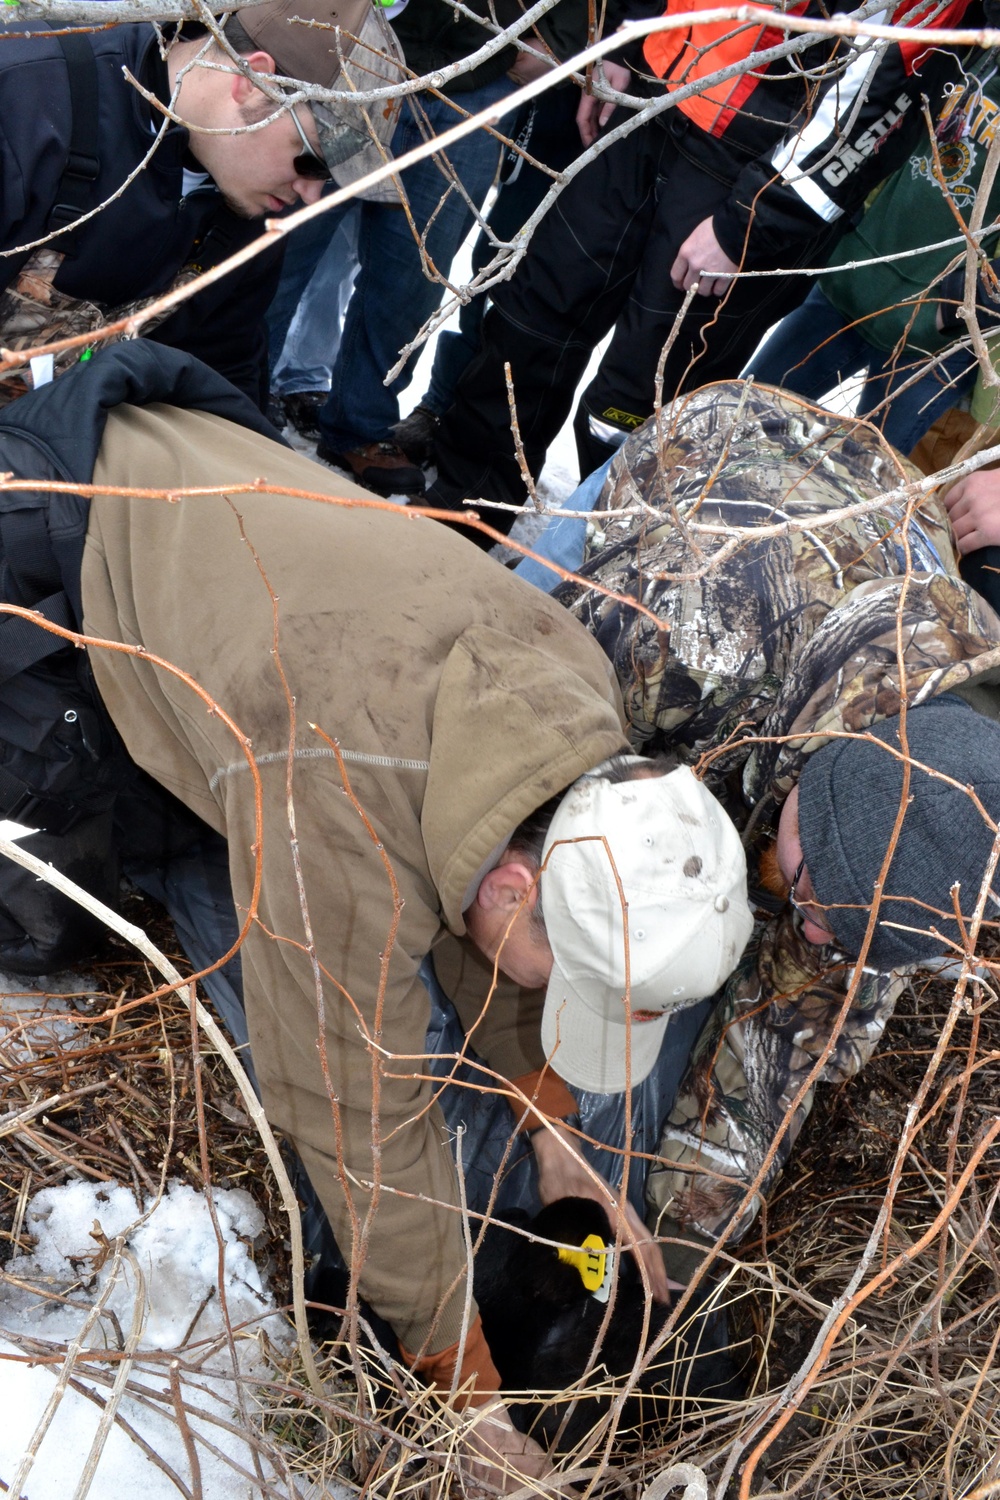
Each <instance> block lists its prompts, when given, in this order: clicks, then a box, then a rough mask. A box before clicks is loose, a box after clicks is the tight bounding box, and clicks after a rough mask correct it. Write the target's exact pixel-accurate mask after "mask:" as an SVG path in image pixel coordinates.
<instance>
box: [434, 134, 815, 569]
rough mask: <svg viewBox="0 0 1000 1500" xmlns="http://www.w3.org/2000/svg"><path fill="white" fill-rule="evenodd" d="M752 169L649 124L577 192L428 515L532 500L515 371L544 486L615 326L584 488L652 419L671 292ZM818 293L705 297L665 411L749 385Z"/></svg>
mask: <svg viewBox="0 0 1000 1500" xmlns="http://www.w3.org/2000/svg"><path fill="white" fill-rule="evenodd" d="M695 150H697V159H696V158H695V154H694V153H695ZM740 166H741V162H740V160H739V159H738V158H737V157H736V156H735V155H734V154H733V152H732V151H731V150H729V149H727V148H726V147H725V146H724V145H723V144H722V143H721V142H717V141H713V140H711V139H710V138H709V137H708V136H706V135H705V134H704V132H702V131H700V130H697V129H696V128H695V127H694V126H688V125H687V122H686V121H683V120H681V119H679V118H675V119H674V120H672V121H671V123H670V124H669V125H664V124H661V123H660V122H659V121H656V120H654V121H651V122H649V123H648V124H646V125H643V126H640V127H639V128H638V129H637V130H635V131H634V132H633V133H632V134H631V135H630V136H627V137H625V139H623V140H621V141H619V142H617V143H616V144H615V145H614V146H612V147H610V148H609V149H608V150H607V151H606V152H604V154H603V155H602V156H600V157H598V158H597V159H596V160H595V161H594V162H592V163H591V164H590V165H589V166H588V167H587V168H586V169H585V170H584V171H583V172H581V174H580V175H579V176H578V177H577V178H575V179H574V181H573V182H572V183H571V184H570V186H569V187H568V188H567V189H566V191H565V192H564V193H563V194H562V195H561V197H560V198H559V199H558V200H557V202H556V204H555V205H554V207H553V208H552V209H551V210H550V212H549V213H548V214H547V215H546V217H545V219H544V220H543V221H542V223H541V224H540V225H539V227H538V229H537V231H536V232H535V235H534V237H533V239H532V242H531V245H530V248H529V250H528V253H527V255H526V257H525V259H524V261H523V262H522V263H521V265H520V266H519V267H518V270H517V271H516V273H515V274H514V276H513V277H512V279H511V280H510V281H509V282H507V283H506V284H504V285H501V286H498V287H497V288H496V290H495V292H494V293H493V302H494V305H493V307H492V308H491V309H490V311H489V312H488V313H487V315H486V318H485V321H484V327H483V342H482V346H481V349H480V353H479V354H478V356H477V357H476V358H475V359H474V360H473V361H472V363H471V364H470V365H469V366H468V368H467V369H466V371H465V374H464V375H463V377H462V380H461V381H460V383H459V388H458V394H457V397H456V401H455V404H454V406H453V407H452V408H451V410H450V412H448V413H447V414H446V416H445V418H444V420H443V422H442V423H441V426H440V428H439V429H438V434H437V439H436V454H435V457H436V462H437V468H438V479H437V482H436V484H435V486H434V488H433V489H432V491H431V493H430V495H429V496H428V503H430V504H433V505H437V506H441V507H443V508H446V509H454V510H461V509H463V502H464V500H465V499H466V497H470V498H471V497H477V496H483V497H484V498H486V499H491V500H503V501H508V502H513V503H522V502H523V501H524V499H525V488H524V483H523V480H522V478H521V474H520V470H519V467H518V464H517V461H516V457H515V452H514V444H513V439H512V437H511V431H510V412H509V404H508V397H507V386H506V381H505V378H504V364H505V362H509V363H510V366H511V371H512V374H513V378H514V393H515V399H516V402H517V416H518V425H519V427H520V431H521V437H522V440H523V443H524V449H525V457H526V459H527V462H528V466H529V468H530V469H531V471H532V473H533V474H534V475H536V476H537V474H538V472H539V470H540V469H541V467H542V464H543V463H544V461H545V454H546V450H547V449H548V446H549V444H550V443H551V442H552V440H553V438H554V437H555V436H556V434H557V433H558V431H559V429H560V428H561V427H562V425H563V423H564V422H565V421H566V418H567V417H568V415H569V413H570V410H571V408H572V404H573V401H574V397H575V394H576V391H577V388H578V386H579V384H580V382H581V380H582V379H583V375H584V372H585V370H586V367H587V363H588V361H589V359H590V356H591V354H592V353H593V351H594V349H595V348H596V347H597V345H598V344H599V343H600V342H601V340H602V339H603V338H604V336H605V335H606V334H607V332H608V331H609V329H611V328H614V334H613V336H612V339H611V343H610V345H609V347H608V349H607V351H606V353H605V355H604V357H603V359H602V360H601V363H600V367H599V369H598V371H597V374H596V375H595V377H594V379H593V380H592V381H591V383H590V385H589V386H588V387H587V389H586V390H585V391H584V393H583V395H582V396H581V398H580V403H579V407H578V410H577V415H576V421H575V428H576V439H577V451H578V455H579V459H580V472H581V475H582V476H585V475H587V474H589V473H591V472H592V471H593V470H594V469H595V468H597V467H598V466H599V465H600V464H602V463H604V462H605V461H606V460H607V459H608V458H609V457H610V455H611V453H612V452H613V451H614V449H615V448H616V447H617V445H618V443H619V442H620V440H621V436H622V434H623V433H626V434H627V433H628V432H630V431H632V430H633V428H635V427H638V426H639V425H640V424H641V423H642V422H643V421H645V420H646V418H647V417H648V416H650V415H651V413H652V411H653V401H654V385H655V377H656V368H657V363H658V361H659V358H660V354H661V351H662V349H663V346H664V344H665V342H666V340H667V338H668V336H669V334H670V331H671V329H672V327H673V325H674V321H675V317H676V314H677V312H678V310H679V308H680V307H681V304H682V302H683V300H684V293H683V292H680V291H678V290H677V288H676V287H675V286H674V285H673V283H672V282H671V280H670V269H671V266H672V265H673V263H674V260H675V258H676V255H677V252H678V250H679V249H680V246H681V245H682V244H683V242H684V240H685V239H686V238H687V236H688V235H689V234H690V233H691V231H692V230H693V229H694V228H696V226H697V225H698V224H700V223H701V222H702V220H703V219H706V218H708V217H709V216H710V215H711V214H713V213H714V211H715V209H716V208H717V207H718V206H719V204H720V203H721V202H722V201H723V200H724V199H725V198H726V197H727V196H728V195H729V193H730V190H731V188H732V185H733V182H734V181H735V179H736V176H737V175H738V172H739V170H740ZM830 238H831V236H830V232H829V231H825V232H824V233H823V234H822V235H821V236H820V237H819V238H818V239H817V240H812V241H809V242H808V243H807V244H805V245H803V246H799V247H797V249H796V252H795V253H794V255H790V256H789V261H788V264H789V266H790V267H794V266H796V265H801V266H808V265H816V264H822V263H823V257H824V247H825V246H826V245H827V244H828V243H829V241H830ZM808 288H809V282H808V279H807V278H806V277H803V276H796V275H789V276H776V277H768V278H764V279H755V280H748V281H738V282H736V283H735V285H734V286H733V288H732V290H731V291H730V293H729V294H728V295H727V296H726V297H724V298H722V299H719V298H716V297H701V296H698V297H696V298H695V300H694V302H693V304H692V306H691V309H690V311H689V313H688V315H687V316H686V318H685V319H684V321H683V323H682V325H681V327H680V330H679V333H678V336H677V337H676V339H675V341H674V344H673V347H672V348H671V350H670V352H669V355H668V357H667V360H666V366H665V372H664V382H663V395H664V400H665V401H669V400H670V399H671V398H672V397H673V396H675V395H677V394H679V393H680V392H682V391H684V390H690V389H693V388H695V387H697V386H701V385H704V384H706V383H707V382H709V381H712V380H729V379H732V378H733V377H735V376H737V375H738V374H739V373H740V371H741V370H742V368H743V366H744V364H745V363H746V361H747V359H748V358H749V356H750V355H751V354H752V353H753V350H754V348H755V347H756V345H757V343H758V342H759V340H760V339H761V337H762V336H763V334H764V333H765V332H766V330H767V329H768V328H769V327H770V326H771V325H772V324H773V323H775V322H776V321H777V320H778V319H779V318H781V317H783V316H784V314H785V313H786V312H789V311H790V310H791V309H792V308H793V307H795V306H797V304H798V303H799V302H800V301H801V300H802V298H803V297H804V296H805V294H806V292H807V291H808ZM488 519H489V520H490V524H491V525H493V526H495V527H496V528H497V529H498V530H501V531H506V530H509V529H510V526H511V524H512V522H513V519H514V517H513V515H512V513H511V512H509V511H508V512H493V513H491V514H490V515H489V517H488ZM469 535H470V536H472V537H473V538H474V539H475V538H476V536H477V534H475V533H472V532H470V533H469ZM485 544H486V545H490V544H489V542H488V541H487V542H486V543H485Z"/></svg>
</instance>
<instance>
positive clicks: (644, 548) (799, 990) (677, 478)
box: [556, 382, 1000, 1237]
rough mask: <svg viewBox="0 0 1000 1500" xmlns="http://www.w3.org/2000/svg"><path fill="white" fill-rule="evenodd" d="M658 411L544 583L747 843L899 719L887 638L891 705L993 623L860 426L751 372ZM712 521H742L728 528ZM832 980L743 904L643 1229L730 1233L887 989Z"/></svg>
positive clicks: (997, 641) (917, 691) (961, 658)
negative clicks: (564, 576)
mask: <svg viewBox="0 0 1000 1500" xmlns="http://www.w3.org/2000/svg"><path fill="white" fill-rule="evenodd" d="M663 423H664V442H663V445H662V450H661V451H659V452H658V444H657V441H656V422H655V418H653V419H651V420H650V421H649V422H647V423H646V424H645V425H644V426H643V427H641V428H640V429H639V430H638V431H637V432H636V433H634V434H633V435H632V436H631V437H630V438H629V439H628V440H627V442H626V443H625V444H624V445H623V447H622V448H621V449H620V451H619V453H618V455H617V457H616V458H615V460H614V461H613V463H612V465H611V470H610V473H609V475H608V479H607V482H606V484H605V486H604V490H603V491H602V494H601V500H600V507H601V508H606V509H607V510H609V511H610V512H615V511H619V510H624V514H623V515H612V516H610V517H609V519H608V521H607V524H606V526H605V527H604V529H603V531H602V532H601V533H600V535H599V537H598V538H597V539H596V540H595V541H594V542H593V543H592V547H591V555H590V557H589V559H588V561H587V562H586V563H585V565H584V568H583V570H582V571H583V574H584V575H585V577H586V578H587V580H588V583H587V586H582V587H581V586H580V585H577V584H565V585H563V586H562V587H561V588H560V589H559V590H558V591H557V593H556V597H557V598H559V599H560V600H561V602H562V603H563V604H565V605H566V606H567V607H568V608H569V609H570V610H571V611H572V613H573V614H574V615H575V616H576V617H577V619H579V620H581V621H582V622H583V623H584V624H585V625H586V626H587V628H588V629H589V630H590V631H591V633H592V634H593V635H595V636H596V638H597V640H599V641H600V643H601V645H602V646H603V647H604V649H605V651H606V652H607V653H608V655H609V656H610V658H611V660H612V662H613V664H614V667H615V672H616V675H617V677H618V681H619V684H620V686H621V689H622V695H623V697H624V700H625V707H626V713H627V715H628V719H629V725H630V734H631V737H632V739H633V741H634V742H635V743H636V744H640V745H643V746H645V747H649V748H656V747H660V748H665V749H669V750H672V751H674V752H675V753H677V754H678V755H679V756H680V758H681V759H682V760H684V761H687V762H688V763H690V764H692V765H697V766H698V767H699V768H700V769H701V770H703V772H704V775H705V777H706V779H707V780H708V782H709V784H711V785H712V786H713V789H714V790H715V791H717V792H718V794H719V795H720V796H721V797H722V798H723V800H724V801H725V802H726V804H727V806H728V807H729V810H730V812H731V813H732V814H733V816H734V817H735V818H736V819H737V821H738V822H741V823H742V824H743V825H745V827H746V829H747V834H746V839H747V842H748V844H749V845H750V853H751V854H752V851H753V848H754V846H755V844H756V842H757V840H758V839H759V838H760V836H761V834H762V832H766V831H767V830H773V829H774V827H775V826H776V822H777V813H778V810H779V807H780V804H781V803H782V801H783V800H784V798H785V796H787V794H788V792H789V791H790V789H791V788H792V786H794V785H795V782H796V780H797V778H798V775H799V772H800V770H801V767H802V764H803V761H804V758H805V757H806V756H807V755H809V754H811V753H812V752H813V751H814V750H816V749H818V748H819V747H820V746H821V745H823V744H824V743H826V741H827V738H828V736H830V735H831V734H833V733H836V732H840V731H845V730H847V731H854V732H856V731H860V730H863V729H865V728H866V727H867V726H868V725H870V724H873V723H876V722H878V721H879V720H881V719H885V718H889V717H891V716H892V715H893V714H895V713H897V712H898V711H899V705H900V667H899V660H898V654H897V642H898V641H899V640H901V641H902V658H903V660H902V666H903V675H904V677H905V682H906V687H907V691H908V694H909V703H910V705H911V706H913V705H916V704H919V703H920V702H921V701H922V699H924V698H925V697H930V696H932V695H934V694H937V693H944V692H955V691H960V692H963V693H964V694H965V695H966V696H968V697H969V698H970V701H974V699H975V697H976V691H975V681H974V680H975V679H982V678H983V677H984V676H985V677H987V678H990V677H991V676H993V675H996V676H997V677H998V678H1000V619H998V618H997V616H996V615H995V614H994V613H993V611H992V610H991V609H990V608H989V606H988V605H987V604H986V603H985V602H984V601H983V600H982V599H981V598H980V597H979V595H978V594H976V593H974V592H973V591H972V590H971V589H970V588H969V587H968V586H967V585H966V584H965V583H963V582H962V580H961V579H960V578H959V576H958V569H957V565H956V560H955V553H954V550H953V548H952V544H951V539H950V533H949V531H948V527H947V523H946V520H945V516H944V512H943V509H942V508H941V507H940V505H939V504H938V503H937V501H934V500H931V501H922V502H921V503H920V505H919V506H918V507H917V508H916V509H915V510H914V512H913V513H912V515H911V516H910V517H909V518H907V513H906V506H905V503H904V502H903V500H900V499H896V500H885V499H884V498H880V497H881V496H882V495H883V492H885V491H889V490H892V489H894V488H896V487H897V486H900V485H902V484H905V483H907V482H908V481H910V480H912V479H914V478H917V477H919V476H917V474H916V471H915V470H914V469H913V468H912V467H911V466H910V465H909V464H907V463H906V461H905V460H903V459H901V458H900V457H899V455H898V454H896V453H895V452H894V451H893V450H892V449H891V448H890V447H889V446H888V445H887V444H886V443H884V442H883V441H882V440H881V438H880V437H879V436H878V434H876V433H875V432H874V431H873V430H872V429H871V428H869V427H868V426H866V425H865V424H863V423H855V422H853V421H851V420H846V421H845V420H844V419H841V418H837V417H835V416H833V415H832V414H830V413H826V412H821V411H818V410H817V409H816V408H814V407H810V406H807V405H805V404H804V403H802V402H799V401H798V400H797V399H796V398H795V397H793V396H789V395H787V394H786V393H783V392H777V391H773V390H770V389H768V388H755V387H753V386H752V385H751V384H750V383H749V382H748V383H746V384H743V383H740V382H732V383H729V384H720V385H714V386H708V387H706V388H705V389H703V390H701V391H695V392H694V393H692V394H691V395H689V396H684V397H681V398H679V399H678V400H677V401H675V402H674V403H673V405H672V406H670V407H668V408H666V410H665V411H664V413H663ZM695 521H697V522H698V523H700V524H702V525H714V526H720V527H726V528H730V530H729V531H728V533H727V534H722V533H719V534H715V535H712V534H706V533H704V532H693V531H691V530H690V529H689V528H690V525H691V523H692V522H695ZM733 527H740V528H745V529H746V532H747V534H746V535H745V536H743V537H742V538H741V539H739V540H737V541H734V540H733V537H732V532H731V528H733ZM758 529H763V534H761V535H759V536H755V534H754V533H755V531H757V530H758ZM907 549H908V551H909V558H910V563H911V568H912V572H911V576H910V577H909V578H908V579H907V578H905V577H904V574H905V572H906V563H907ZM713 558H714V559H715V561H713ZM629 600H638V601H640V602H641V603H642V604H643V605H644V606H645V607H646V609H647V610H648V611H649V615H641V614H638V613H637V612H636V610H635V608H634V607H633V606H632V605H631V604H630V603H629V602H627V601H629ZM656 622H659V623H658V624H657V623H656ZM976 706H981V705H980V704H979V703H977V704H976ZM850 973H851V965H850V964H849V963H844V962H840V963H834V964H832V965H831V963H830V960H829V957H828V956H827V951H826V950H824V949H821V948H816V947H814V946H812V945H811V944H809V943H807V942H806V941H805V940H804V939H803V938H802V936H801V933H800V930H799V918H798V917H797V915H796V914H794V913H793V912H792V911H791V910H789V909H786V910H785V911H784V912H782V913H781V914H780V915H778V916H769V915H767V914H766V913H762V914H761V915H760V918H759V921H758V923H757V926H756V929H755V933H754V936H753V938H752V939H751V942H750V945H749V946H748V948H747V950H746V952H745V953H744V956H743V960H742V962H741V964H740V965H739V967H738V969H737V970H736V972H735V973H734V974H733V975H732V977H731V978H730V980H729V981H728V983H727V984H726V986H725V988H724V989H723V991H722V992H721V993H720V995H719V1000H718V1004H717V1006H716V1009H715V1012H714V1014H713V1016H712V1019H711V1020H710V1022H709V1024H708V1027H707V1030H706V1032H705V1034H704V1035H703V1037H702V1038H701V1040H700V1041H699V1043H698V1046H697V1048H696V1051H695V1055H694V1058H693V1060H692V1066H691V1070H690V1072H689V1074H688V1076H687V1079H686V1081H685V1083H684V1084H683V1085H682V1087H681V1090H680V1093H679V1096H678V1098H677V1101H676V1104H675V1106H674V1109H673V1111H672V1113H671V1115H670V1118H669V1120H668V1123H667V1125H666V1129H665V1131H664V1135H663V1139H662V1141H661V1145H660V1160H659V1162H658V1163H657V1165H656V1166H655V1167H654V1168H653V1170H652V1171H651V1174H650V1179H649V1189H648V1199H649V1209H650V1214H651V1222H652V1223H654V1224H656V1223H659V1224H660V1225H661V1227H663V1226H664V1223H665V1221H672V1222H673V1223H679V1224H682V1225H685V1226H689V1227H692V1228H694V1229H696V1230H697V1231H699V1232H701V1233H703V1234H706V1235H709V1236H713V1237H714V1236H716V1235H718V1234H719V1233H720V1232H721V1231H722V1229H723V1228H725V1226H726V1225H727V1224H728V1223H729V1222H730V1221H731V1220H732V1219H733V1217H734V1215H738V1221H737V1223H736V1225H735V1226H734V1232H735V1233H736V1234H737V1236H738V1234H740V1233H742V1232H744V1231H745V1229H746V1228H747V1226H748V1225H749V1223H750V1222H751V1220H752V1218H753V1215H754V1213H755V1211H756V1207H757V1202H756V1200H748V1199H747V1196H746V1188H747V1184H748V1183H750V1182H751V1181H753V1180H754V1179H755V1178H756V1177H757V1175H758V1172H759V1170H760V1168H761V1165H762V1163H763V1161H764V1158H765V1155H766V1153H767V1151H768V1150H769V1148H770V1147H771V1145H772V1143H773V1141H774V1138H775V1133H776V1131H777V1130H778V1128H779V1126H780V1125H781V1123H782V1121H783V1120H784V1117H785V1115H786V1112H787V1111H788V1108H789V1104H790V1101H791V1100H792V1098H793V1097H794V1095H795V1094H796V1093H797V1092H798V1090H799V1088H800V1087H801V1085H802V1084H803V1082H804V1080H805V1078H806V1076H807V1074H808V1073H809V1071H810V1069H811V1068H812V1066H813V1063H814V1061H815V1060H816V1058H817V1057H818V1056H819V1054H820V1052H821V1051H822V1050H823V1049H824V1047H825V1046H826V1044H827V1043H828V1042H829V1041H830V1039H831V1038H834V1042H833V1047H832V1051H831V1053H830V1056H829V1058H828V1060H827V1061H826V1063H825V1064H824V1067H823V1070H822V1073H821V1075H820V1076H821V1077H822V1078H823V1079H824V1080H827V1081H832V1080H840V1079H843V1078H846V1077H849V1076H850V1075H851V1074H853V1073H855V1072H857V1071H858V1069H859V1068H861V1067H862V1066H863V1064H864V1063H865V1062H866V1061H867V1059H868V1057H869V1056H870V1055H871V1052H872V1050H873V1048H874V1047H875V1045H876V1044H877V1042H878V1040H879V1037H880V1036H881V1034H882V1030H883V1028H884V1026H885V1023H886V1021H887V1020H888V1018H889V1016H890V1015H891V1013H892V1009H893V1006H894V1005H895V1002H896V1000H897V998H898V996H899V993H900V990H901V988H902V986H903V984H904V983H905V976H903V975H901V974H899V973H891V974H881V973H876V972H874V971H869V970H865V972H864V974H863V976H862V980H861V983H860V985H859V986H858V989H857V992H856V994H855V997H854V999H853V1001H852V1002H851V1004H850V1006H849V1008H847V1009H846V1011H845V997H846V994H847V986H848V982H849V977H850ZM811 1102H812V1093H811V1091H810V1092H809V1093H807V1094H806V1095H805V1097H804V1098H803V1100H802V1102H801V1104H800V1105H799V1107H798V1109H797V1111H796V1113H795V1115H794V1118H792V1120H791V1123H790V1128H789V1129H787V1131H786V1133H785V1135H784V1138H783V1140H782V1143H781V1146H780V1148H779V1150H778V1152H777V1154H776V1156H775V1159H774V1163H773V1165H772V1167H771V1168H770V1170H769V1171H768V1172H767V1174H766V1175H765V1177H764V1179H763V1182H762V1184H761V1188H760V1191H764V1190H766V1187H767V1185H768V1183H769V1182H770V1181H771V1180H772V1179H773V1177H774V1175H775V1174H776V1172H777V1171H778V1170H779V1169H780V1167H781V1165H782V1164H783V1162H784V1161H785V1160H786V1158H787V1156H788V1153H789V1151H790V1149H791V1147H792V1144H793V1142H794V1140H795V1137H796V1135H797V1134H798V1131H799V1130H800V1128H801V1125H802V1122H803V1121H804V1119H805V1117H806V1115H807V1113H808V1110H809V1107H810V1104H811ZM706 1173H707V1174H709V1175H706Z"/></svg>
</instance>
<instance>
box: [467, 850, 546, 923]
mask: <svg viewBox="0 0 1000 1500" xmlns="http://www.w3.org/2000/svg"><path fill="white" fill-rule="evenodd" d="M537 901H538V870H537V869H536V867H535V866H534V865H533V864H530V863H529V862H528V861H526V860H523V859H517V858H515V859H509V860H504V861H503V863H502V864H499V865H494V867H493V869H492V870H487V872H486V874H485V875H484V876H483V878H482V880H481V881H480V882H479V890H478V891H477V892H476V902H477V904H478V905H479V906H481V907H482V908H483V910H484V911H500V912H510V913H513V912H515V911H516V910H517V909H518V907H519V906H522V905H523V906H524V907H525V908H526V910H528V911H534V909H535V905H536V903H537Z"/></svg>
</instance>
